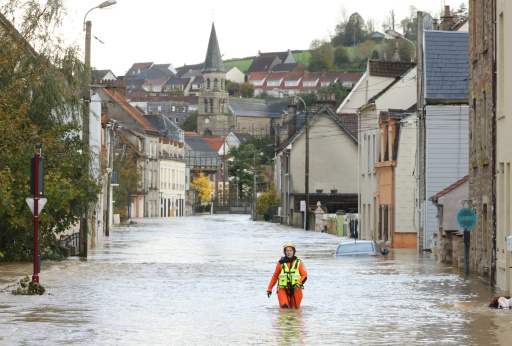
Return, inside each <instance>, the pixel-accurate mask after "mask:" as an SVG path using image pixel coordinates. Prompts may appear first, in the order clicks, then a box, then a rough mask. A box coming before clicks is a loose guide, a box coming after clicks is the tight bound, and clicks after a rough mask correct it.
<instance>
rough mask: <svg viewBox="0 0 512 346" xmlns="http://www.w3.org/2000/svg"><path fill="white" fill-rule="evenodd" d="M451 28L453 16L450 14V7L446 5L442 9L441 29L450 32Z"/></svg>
mask: <svg viewBox="0 0 512 346" xmlns="http://www.w3.org/2000/svg"><path fill="white" fill-rule="evenodd" d="M452 26H453V16H452V15H451V12H450V6H448V5H446V6H445V7H444V17H443V21H442V23H441V27H442V29H443V30H445V31H450V30H451V28H452Z"/></svg>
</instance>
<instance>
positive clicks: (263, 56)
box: [246, 49, 297, 76]
mask: <svg viewBox="0 0 512 346" xmlns="http://www.w3.org/2000/svg"><path fill="white" fill-rule="evenodd" d="M289 64H297V61H296V60H295V57H294V56H293V53H292V52H291V51H290V50H289V49H288V50H287V51H285V52H270V53H261V52H258V56H257V57H255V58H254V60H253V61H252V63H251V66H249V68H248V69H247V72H246V74H247V75H248V76H249V75H250V74H251V73H253V72H271V71H272V70H273V68H274V67H276V66H278V65H281V67H280V68H278V70H279V71H284V72H290V71H291V70H290V69H287V70H283V68H284V67H285V66H287V67H288V68H290V67H291V66H292V65H289Z"/></svg>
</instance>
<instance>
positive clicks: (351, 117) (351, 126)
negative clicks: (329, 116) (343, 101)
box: [337, 113, 359, 138]
mask: <svg viewBox="0 0 512 346" xmlns="http://www.w3.org/2000/svg"><path fill="white" fill-rule="evenodd" d="M337 116H338V118H339V119H340V121H341V122H342V123H343V124H344V125H345V129H346V130H347V131H348V132H349V133H351V134H352V136H353V137H355V138H357V137H358V131H359V128H358V121H359V118H358V117H357V114H356V113H342V114H337Z"/></svg>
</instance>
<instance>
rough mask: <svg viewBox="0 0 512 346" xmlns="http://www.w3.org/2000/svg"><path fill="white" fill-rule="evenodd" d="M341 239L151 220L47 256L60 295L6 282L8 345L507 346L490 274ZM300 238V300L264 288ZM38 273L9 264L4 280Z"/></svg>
mask: <svg viewBox="0 0 512 346" xmlns="http://www.w3.org/2000/svg"><path fill="white" fill-rule="evenodd" d="M339 241H340V239H339V238H337V237H335V236H332V235H329V234H325V233H317V232H311V231H303V230H299V229H292V228H289V227H284V226H281V225H276V224H269V223H263V222H256V223H254V222H252V221H250V220H249V218H248V217H247V216H246V215H228V216H219V215H214V216H208V217H201V218H182V219H173V220H172V222H171V221H169V219H165V220H164V219H145V220H140V221H138V223H137V224H136V225H132V226H130V227H126V228H115V229H113V230H112V232H111V236H110V237H109V238H108V239H106V241H105V242H104V243H103V244H101V246H99V247H98V248H97V249H94V250H93V251H91V252H90V256H89V258H87V259H86V260H79V259H70V260H68V261H65V262H60V263H55V264H49V263H43V265H42V272H41V274H40V281H41V283H42V284H43V285H44V286H45V288H46V290H47V292H48V293H49V294H45V295H44V296H41V297H21V296H12V295H11V294H9V293H8V292H5V291H3V292H0V344H2V345H3V344H7V345H29V344H34V343H35V337H34V336H37V343H38V344H40V345H55V344H73V345H147V344H151V345H205V344H208V345H301V344H304V345H318V344H321V345H370V344H379V345H415V344H425V345H489V344H491V345H506V344H508V342H509V340H510V338H511V337H512V332H511V328H510V327H511V325H512V311H507V310H491V309H489V308H488V307H487V305H488V304H489V302H490V301H491V300H492V298H493V297H494V295H495V294H496V292H494V291H493V289H492V288H491V287H489V286H488V285H487V284H485V283H483V282H482V281H480V280H479V279H477V278H469V279H466V278H464V277H463V276H461V275H459V274H458V273H455V272H454V269H453V268H451V267H447V266H444V265H441V264H439V263H436V262H435V261H432V260H430V259H429V258H422V257H418V256H417V255H416V252H415V251H414V250H394V251H392V252H391V253H390V254H389V255H388V256H387V257H383V258H377V259H365V260H363V259H359V258H334V257H333V256H332V252H333V251H334V249H335V247H336V245H337V243H338V242H339ZM288 242H293V243H295V245H296V247H297V256H298V257H300V258H303V259H304V262H305V263H306V266H307V268H306V269H307V271H308V281H307V282H306V285H305V290H304V298H303V301H302V304H301V306H302V308H301V309H300V310H289V309H287V310H282V309H279V308H277V307H276V298H275V295H272V297H271V299H268V298H267V295H266V288H267V285H268V278H269V277H270V276H271V275H272V273H273V270H274V269H275V260H276V258H279V257H281V256H282V250H281V249H282V246H283V244H285V243H288ZM31 273H32V266H31V264H23V265H19V264H14V265H12V264H9V265H5V264H1V265H0V287H5V285H7V284H8V283H12V282H15V281H17V280H19V279H20V278H21V277H23V276H25V275H30V274H31Z"/></svg>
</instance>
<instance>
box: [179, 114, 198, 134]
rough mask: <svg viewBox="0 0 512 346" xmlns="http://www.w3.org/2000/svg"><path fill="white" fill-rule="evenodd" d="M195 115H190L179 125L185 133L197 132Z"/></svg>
mask: <svg viewBox="0 0 512 346" xmlns="http://www.w3.org/2000/svg"><path fill="white" fill-rule="evenodd" d="M197 115H198V114H197V113H191V114H189V115H188V117H186V118H185V120H184V121H183V122H182V123H181V128H182V129H183V130H185V131H190V132H197Z"/></svg>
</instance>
